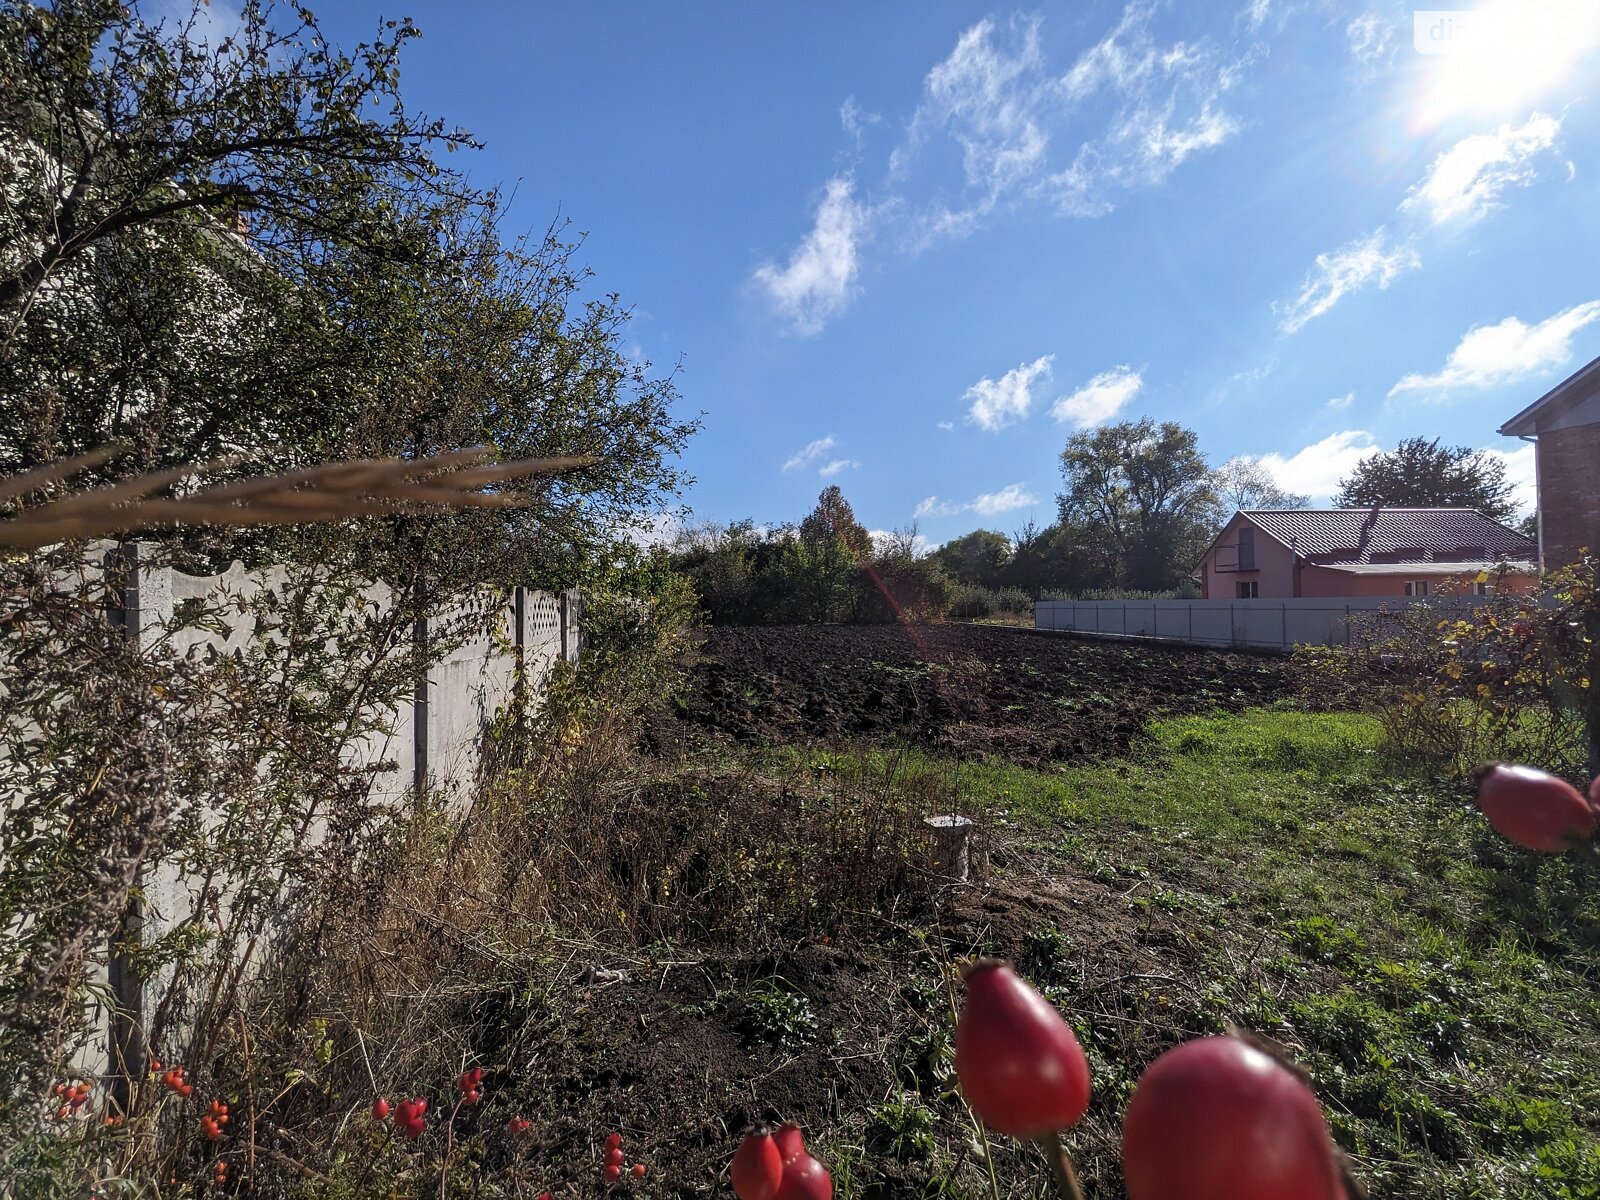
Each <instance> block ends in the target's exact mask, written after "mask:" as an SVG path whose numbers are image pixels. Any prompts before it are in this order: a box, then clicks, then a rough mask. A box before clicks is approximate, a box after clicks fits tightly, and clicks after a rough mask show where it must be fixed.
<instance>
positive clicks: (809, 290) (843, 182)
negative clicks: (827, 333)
mask: <svg viewBox="0 0 1600 1200" xmlns="http://www.w3.org/2000/svg"><path fill="white" fill-rule="evenodd" d="M854 187H855V184H854V181H853V180H851V178H850V177H849V176H848V175H835V176H834V177H833V178H832V179H830V180H828V182H827V184H826V186H825V188H824V190H823V195H822V200H821V201H820V202H819V203H818V205H817V216H816V222H815V224H814V225H813V226H812V228H811V232H810V233H808V234H807V235H806V237H805V240H804V241H802V242H801V243H800V245H799V246H798V247H797V248H796V249H795V252H794V253H793V254H792V255H790V256H789V264H788V266H785V267H782V268H779V267H776V266H774V265H773V264H772V263H763V264H762V265H761V266H760V267H758V268H756V273H755V281H756V282H757V283H758V284H760V285H761V287H762V288H763V289H765V291H766V293H767V296H768V297H769V298H770V299H771V300H772V302H773V304H774V305H776V306H777V308H778V310H779V311H780V312H782V313H783V314H784V316H786V317H788V318H789V320H790V322H791V323H792V324H793V325H794V328H795V330H796V331H797V332H799V333H802V334H813V333H817V332H819V331H820V330H821V329H822V327H823V326H824V325H825V324H827V322H828V321H829V319H830V318H832V317H835V316H837V315H838V314H839V313H840V312H842V311H844V308H845V306H846V305H848V304H849V303H850V298H851V295H852V293H853V291H854V285H855V279H856V274H857V272H858V271H859V269H860V266H859V262H858V256H859V249H860V243H861V239H862V237H863V235H864V233H865V227H866V219H867V214H866V210H865V209H864V208H863V207H862V206H861V205H860V204H858V203H857V202H856V200H855V198H854V195H853V191H854Z"/></svg>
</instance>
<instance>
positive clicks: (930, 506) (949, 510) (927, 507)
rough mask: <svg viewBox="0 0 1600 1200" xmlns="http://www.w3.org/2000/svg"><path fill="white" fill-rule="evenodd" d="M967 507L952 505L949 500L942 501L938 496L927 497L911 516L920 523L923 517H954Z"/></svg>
mask: <svg viewBox="0 0 1600 1200" xmlns="http://www.w3.org/2000/svg"><path fill="white" fill-rule="evenodd" d="M965 507H966V506H965V505H962V504H951V503H950V502H949V501H948V500H941V499H939V497H937V496H927V497H925V498H924V499H923V500H922V502H921V503H920V504H918V505H917V507H916V509H915V510H914V511H913V512H912V514H911V516H912V517H913V519H915V520H918V521H920V520H921V519H922V518H923V517H953V516H955V515H956V514H957V513H958V512H962V511H963V510H964V509H965Z"/></svg>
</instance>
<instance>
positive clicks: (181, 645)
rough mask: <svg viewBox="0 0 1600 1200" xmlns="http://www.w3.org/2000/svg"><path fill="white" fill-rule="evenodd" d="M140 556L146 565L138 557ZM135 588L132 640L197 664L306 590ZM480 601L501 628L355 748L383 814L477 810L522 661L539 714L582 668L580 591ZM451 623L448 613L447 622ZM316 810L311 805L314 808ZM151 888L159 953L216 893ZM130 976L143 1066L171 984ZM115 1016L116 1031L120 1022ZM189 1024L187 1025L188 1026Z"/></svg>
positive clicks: (123, 989) (142, 919) (238, 650)
mask: <svg viewBox="0 0 1600 1200" xmlns="http://www.w3.org/2000/svg"><path fill="white" fill-rule="evenodd" d="M132 553H133V555H134V556H135V558H137V556H138V553H139V550H138V547H137V546H135V547H133V548H132ZM131 582H132V585H133V586H132V587H131V588H130V589H129V592H128V594H127V597H126V609H125V610H124V611H125V617H123V618H121V619H123V620H124V622H125V624H126V625H127V627H128V628H129V630H130V635H131V636H135V637H137V639H138V641H139V643H140V644H141V646H143V647H144V648H146V649H151V650H153V649H155V648H156V647H157V646H158V645H160V644H161V643H163V642H165V643H166V645H167V646H168V647H169V648H170V649H171V651H172V652H173V653H175V654H177V655H179V656H180V657H187V658H191V659H196V658H198V659H216V658H220V657H223V656H228V655H235V656H237V655H242V654H245V653H247V652H249V651H250V650H251V649H252V648H256V641H257V639H259V638H260V637H263V636H271V634H270V632H263V631H262V630H261V629H260V628H259V625H260V621H259V620H258V617H257V608H258V605H259V603H260V602H261V601H262V600H263V599H264V598H265V596H264V594H265V593H269V592H276V593H278V594H279V595H280V596H282V595H285V593H286V592H287V591H288V590H289V589H290V588H292V587H293V586H295V582H294V579H293V577H292V574H291V572H290V571H289V570H288V569H287V568H285V567H280V566H274V567H266V568H263V569H259V570H251V571H247V570H245V569H244V568H243V567H242V566H240V565H239V564H238V563H234V564H233V565H232V566H230V567H229V569H228V570H226V571H224V572H222V573H221V574H219V575H208V576H195V575H188V574H185V573H184V572H182V571H176V570H173V569H171V568H169V567H153V566H150V565H148V564H140V566H139V569H138V570H137V571H135V572H134V573H133V575H132V577H131ZM472 602H473V603H476V604H482V605H488V606H489V607H490V608H491V609H492V610H493V611H492V612H491V613H489V614H486V615H488V616H489V617H490V621H489V627H488V628H487V630H485V631H484V632H481V633H479V634H477V635H476V636H474V637H473V638H471V639H470V640H468V641H467V642H466V643H465V644H463V645H460V646H457V647H455V648H453V649H452V650H450V651H449V653H448V654H447V655H446V656H445V658H444V659H443V660H442V661H440V662H438V663H436V664H435V665H434V666H433V667H431V668H430V669H429V671H428V673H427V678H426V680H425V681H419V686H418V687H417V689H416V690H415V692H414V693H413V694H412V695H410V696H407V697H406V698H404V699H403V700H401V701H400V702H399V703H398V704H395V705H390V706H386V707H384V708H383V709H382V710H381V711H376V712H369V713H368V714H366V715H367V716H368V717H369V718H374V719H375V724H376V726H377V731H376V732H375V733H372V734H370V735H366V736H364V737H362V738H360V739H358V740H355V741H353V742H352V744H351V745H350V746H349V747H348V748H347V750H346V763H347V765H352V766H354V765H361V766H375V765H377V764H382V767H381V769H380V770H378V771H377V772H376V773H375V774H374V776H373V783H372V790H371V792H370V796H371V798H372V799H373V800H374V801H377V802H378V803H379V804H385V803H387V804H390V805H394V806H399V805H401V804H404V803H406V802H408V801H409V800H410V799H411V797H413V796H415V795H417V794H418V792H419V791H427V792H429V793H431V794H433V795H436V796H442V797H443V798H444V799H445V801H446V803H448V804H450V805H451V806H453V807H458V808H464V807H465V806H467V805H469V804H470V803H471V802H472V799H473V797H474V795H475V794H476V785H477V783H478V778H479V770H480V767H481V765H482V763H483V757H484V750H485V748H486V746H487V745H488V741H489V737H490V734H491V730H492V727H493V725H494V722H495V720H496V717H497V715H498V714H500V713H501V712H502V711H504V710H505V709H506V708H507V707H508V706H509V704H510V703H511V701H512V699H513V696H514V693H515V687H516V678H517V666H518V662H519V659H520V660H521V661H522V663H523V664H524V666H525V671H526V674H525V679H526V684H527V701H528V703H529V704H530V705H537V703H538V701H539V698H540V697H541V695H542V694H543V691H544V687H545V683H546V681H547V680H548V678H549V675H550V670H551V668H552V666H553V665H554V664H555V663H556V662H557V661H558V660H560V659H562V658H566V659H568V660H569V661H576V657H577V649H578V646H579V643H580V641H581V618H580V614H581V603H580V601H579V598H578V594H577V593H576V592H567V593H564V594H562V595H559V596H557V595H552V594H550V593H546V592H534V591H530V590H526V589H516V590H514V591H513V593H512V594H511V595H510V596H509V597H503V598H502V597H499V596H497V595H495V594H494V593H491V592H487V591H486V592H484V593H482V594H480V595H479V596H477V597H475V598H474V600H473V601H472ZM358 603H359V604H360V606H361V611H360V612H358V613H352V614H350V615H351V617H352V619H353V620H361V619H371V618H376V617H379V616H381V615H383V614H384V613H385V612H387V611H389V610H390V609H391V606H392V605H393V604H394V593H393V592H392V590H391V589H390V588H389V587H387V586H386V585H384V584H374V585H373V586H371V587H369V588H368V589H366V591H365V592H364V593H363V594H362V595H361V597H360V599H359V601H358ZM199 610H204V611H205V613H206V619H205V620H203V621H200V622H198V623H196V622H194V621H193V617H192V615H189V616H188V617H187V619H186V614H194V613H196V612H197V611H199ZM519 614H520V618H521V619H520V621H519ZM450 620H451V616H450V614H446V615H445V617H444V623H446V624H448V623H449V622H450ZM418 634H419V631H418V630H417V629H416V628H415V626H414V624H413V623H412V622H410V621H407V622H405V623H404V624H403V626H402V627H400V628H398V629H397V630H396V631H395V636H396V643H395V646H396V650H397V651H398V652H406V651H408V650H409V648H410V645H411V642H412V639H413V638H415V637H416V636H418ZM423 636H426V634H425V633H424V634H423ZM419 737H420V739H421V749H422V751H423V753H422V754H420V755H419V754H418V753H417V751H418V748H419V747H418V740H419ZM312 799H313V798H308V803H310V801H311V800H312ZM223 816H224V814H200V819H201V820H202V821H205V820H211V819H215V820H218V821H220V820H222V819H223ZM322 836H324V824H323V820H322V818H321V816H314V819H312V820H311V822H310V824H309V826H308V827H307V831H306V837H305V841H306V842H307V843H308V844H310V845H315V844H316V843H317V842H318V841H319V839H320V838H321V837H322ZM140 885H141V891H142V894H143V897H144V899H143V902H142V904H141V905H139V906H138V911H137V912H136V913H135V915H134V918H133V919H134V920H135V922H136V924H137V925H138V936H139V937H140V938H141V939H142V940H143V941H145V942H147V943H148V942H150V941H153V940H155V939H157V938H160V937H161V936H163V935H165V934H168V933H171V932H172V931H173V930H174V929H177V928H178V927H179V926H181V925H182V924H183V923H185V922H187V921H189V920H191V919H192V918H193V917H194V916H195V914H196V912H197V909H198V907H199V904H200V902H201V896H202V891H203V889H204V888H205V887H206V886H208V882H207V881H205V880H201V879H199V878H192V877H187V876H186V875H185V874H184V872H183V870H182V869H181V867H180V866H179V865H177V864H176V863H173V862H170V861H166V862H161V863H157V864H153V865H151V866H149V867H148V868H147V869H146V870H145V871H144V873H143V875H142V876H141V879H140ZM209 886H210V888H211V889H212V897H213V901H214V903H215V904H216V905H217V906H218V910H219V911H220V912H226V910H227V908H228V905H229V903H230V901H231V899H232V896H233V885H232V884H231V883H230V882H228V881H225V880H222V879H219V878H217V877H212V878H211V879H210V880H209ZM119 971H120V966H119V964H118V963H117V962H115V961H114V962H113V965H112V969H111V972H110V978H109V979H108V980H107V982H108V983H109V984H110V987H109V988H108V991H109V992H111V993H113V994H115V996H116V999H117V1002H118V1004H119V1006H120V1007H121V1008H122V1010H123V1012H124V1013H125V1014H126V1015H127V1016H128V1018H129V1019H130V1020H131V1022H132V1027H131V1028H130V1027H129V1026H128V1025H127V1023H124V1034H123V1035H122V1036H123V1037H124V1039H125V1040H124V1042H123V1044H124V1045H125V1047H126V1048H127V1050H128V1054H129V1057H131V1058H139V1057H142V1051H141V1049H140V1047H141V1046H142V1045H143V1043H144V1040H145V1038H146V1036H147V1035H148V1034H149V1033H150V1032H151V1030H150V1023H151V1021H152V1019H153V1017H154V1012H153V1008H154V1006H155V1004H156V1003H157V1002H158V1001H159V998H160V997H161V996H162V995H164V994H165V993H166V992H167V990H168V985H169V984H170V982H171V973H170V972H163V973H162V974H160V975H158V977H156V978H153V979H150V980H148V981H145V982H144V983H143V985H142V986H141V985H140V984H139V983H138V982H137V981H134V980H133V979H132V978H131V975H129V974H128V973H127V972H125V971H122V972H121V973H120V974H119ZM106 1017H107V1020H108V1021H109V1019H110V1014H109V1013H107V1014H106ZM178 1019H179V1021H180V1023H181V1020H182V1018H181V1016H180V1017H179V1018H178ZM113 1036H114V1037H115V1036H118V1035H115V1034H114V1035H113ZM128 1039H131V1040H128ZM110 1062H111V1059H110V1057H109V1056H108V1057H107V1058H97V1057H96V1055H95V1053H94V1050H93V1049H92V1048H91V1049H90V1051H89V1057H88V1058H86V1060H85V1062H84V1063H83V1069H84V1071H85V1072H86V1073H87V1074H103V1073H105V1072H106V1070H107V1069H108V1067H109V1066H110Z"/></svg>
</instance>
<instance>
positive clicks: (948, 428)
mask: <svg viewBox="0 0 1600 1200" xmlns="http://www.w3.org/2000/svg"><path fill="white" fill-rule="evenodd" d="M938 426H939V428H940V429H942V430H944V431H945V432H946V433H954V432H955V428H956V423H955V422H954V421H940V422H938Z"/></svg>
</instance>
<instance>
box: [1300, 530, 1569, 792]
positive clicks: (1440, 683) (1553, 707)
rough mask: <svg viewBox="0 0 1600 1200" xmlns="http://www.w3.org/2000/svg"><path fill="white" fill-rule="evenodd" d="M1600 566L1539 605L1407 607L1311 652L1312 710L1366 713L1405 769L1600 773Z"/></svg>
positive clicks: (1530, 601)
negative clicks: (1537, 768) (1512, 766)
mask: <svg viewBox="0 0 1600 1200" xmlns="http://www.w3.org/2000/svg"><path fill="white" fill-rule="evenodd" d="M1597 566H1600V564H1597V562H1596V560H1594V559H1586V560H1584V561H1583V562H1581V563H1579V564H1577V565H1575V566H1573V567H1569V568H1567V569H1565V570H1563V571H1560V572H1557V573H1554V574H1552V575H1550V576H1548V577H1547V578H1546V579H1545V586H1544V589H1543V591H1542V592H1541V593H1540V594H1538V595H1525V596H1524V595H1501V596H1497V597H1496V598H1495V599H1494V600H1492V601H1490V602H1488V603H1484V604H1480V605H1477V606H1474V607H1470V608H1468V607H1463V606H1452V605H1450V604H1449V603H1448V602H1446V603H1443V604H1417V605H1408V606H1405V607H1402V608H1398V609H1395V610H1391V611H1386V612H1380V613H1373V614H1367V615H1364V616H1362V617H1360V618H1357V619H1356V620H1355V621H1354V622H1353V624H1352V631H1351V646H1350V647H1348V648H1327V647H1303V648H1301V649H1300V650H1299V651H1297V652H1296V658H1297V659H1298V661H1299V662H1300V663H1301V664H1302V665H1303V666H1304V667H1305V671H1304V673H1303V678H1304V679H1305V681H1306V685H1305V686H1306V688H1307V690H1308V691H1309V692H1310V693H1312V698H1314V699H1317V700H1319V701H1321V702H1323V703H1325V704H1333V705H1352V706H1359V707H1362V708H1365V709H1367V710H1368V711H1370V712H1373V713H1375V714H1376V715H1377V716H1378V717H1379V719H1380V720H1381V722H1382V724H1383V730H1384V738H1385V742H1386V746H1387V749H1388V750H1389V751H1390V752H1391V753H1393V754H1395V755H1396V756H1397V757H1401V758H1406V759H1414V760H1420V761H1424V762H1427V763H1431V764H1438V765H1440V766H1443V767H1444V768H1445V769H1446V770H1447V771H1449V772H1450V773H1451V774H1454V775H1458V776H1465V775H1467V774H1470V773H1471V772H1472V771H1473V770H1474V769H1475V768H1476V767H1478V766H1479V765H1480V764H1482V763H1484V762H1489V761H1494V760H1507V761H1512V762H1537V763H1540V764H1542V765H1544V766H1546V767H1548V768H1549V769H1550V770H1552V771H1554V772H1556V773H1557V774H1563V775H1569V776H1576V775H1578V774H1579V773H1581V772H1582V771H1583V770H1584V768H1585V765H1586V760H1587V765H1588V767H1589V770H1590V773H1593V772H1594V770H1595V768H1596V766H1597V765H1600V763H1597V760H1596V747H1597V746H1600V692H1597V690H1596V686H1594V684H1595V682H1596V681H1600V674H1597V673H1600V596H1597V592H1596V570H1597Z"/></svg>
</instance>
